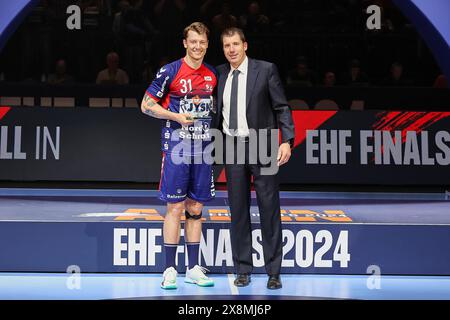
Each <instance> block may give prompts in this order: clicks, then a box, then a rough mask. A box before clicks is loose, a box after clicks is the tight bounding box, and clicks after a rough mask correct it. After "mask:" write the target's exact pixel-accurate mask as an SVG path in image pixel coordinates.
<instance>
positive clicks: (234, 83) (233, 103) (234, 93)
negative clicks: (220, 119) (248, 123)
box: [229, 69, 239, 130]
mask: <svg viewBox="0 0 450 320" xmlns="http://www.w3.org/2000/svg"><path fill="white" fill-rule="evenodd" d="M238 81H239V70H237V69H236V70H234V71H233V78H232V80H231V97H230V122H229V128H230V129H231V130H237V128H238V110H237V102H238Z"/></svg>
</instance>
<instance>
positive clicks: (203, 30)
mask: <svg viewBox="0 0 450 320" xmlns="http://www.w3.org/2000/svg"><path fill="white" fill-rule="evenodd" d="M189 31H194V32H197V33H198V34H206V37H207V38H208V37H209V29H208V27H207V26H206V25H205V24H204V23H202V22H193V23H191V24H190V25H188V26H187V27H186V28H184V30H183V39H187V36H188V32H189Z"/></svg>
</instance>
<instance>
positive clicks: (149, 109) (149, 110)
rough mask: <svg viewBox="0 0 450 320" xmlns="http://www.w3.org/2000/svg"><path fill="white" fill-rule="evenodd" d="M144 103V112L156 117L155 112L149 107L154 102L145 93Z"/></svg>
mask: <svg viewBox="0 0 450 320" xmlns="http://www.w3.org/2000/svg"><path fill="white" fill-rule="evenodd" d="M144 104H145V106H146V108H145V111H144V112H145V114H147V115H149V116H151V117H156V112H154V111H153V110H151V108H152V107H153V106H154V105H156V102H155V101H154V100H153V99H152V98H150V97H149V96H148V95H145V97H144Z"/></svg>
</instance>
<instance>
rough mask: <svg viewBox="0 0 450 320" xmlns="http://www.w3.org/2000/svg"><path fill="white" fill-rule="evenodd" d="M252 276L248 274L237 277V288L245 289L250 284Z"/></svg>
mask: <svg viewBox="0 0 450 320" xmlns="http://www.w3.org/2000/svg"><path fill="white" fill-rule="evenodd" d="M250 281H252V280H251V276H250V275H249V274H247V273H240V274H238V275H237V277H236V279H234V285H235V286H236V287H245V286H248V284H249V283H250Z"/></svg>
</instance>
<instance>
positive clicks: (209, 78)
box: [204, 76, 212, 81]
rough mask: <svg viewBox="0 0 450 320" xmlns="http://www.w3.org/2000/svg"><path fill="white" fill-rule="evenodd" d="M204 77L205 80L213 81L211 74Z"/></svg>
mask: <svg viewBox="0 0 450 320" xmlns="http://www.w3.org/2000/svg"><path fill="white" fill-rule="evenodd" d="M204 79H205V81H212V77H211V76H205V77H204Z"/></svg>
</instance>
